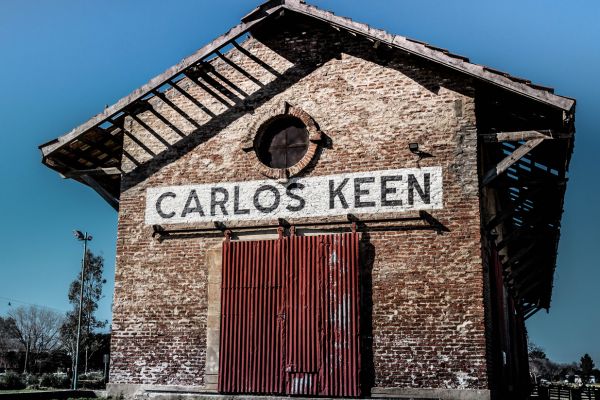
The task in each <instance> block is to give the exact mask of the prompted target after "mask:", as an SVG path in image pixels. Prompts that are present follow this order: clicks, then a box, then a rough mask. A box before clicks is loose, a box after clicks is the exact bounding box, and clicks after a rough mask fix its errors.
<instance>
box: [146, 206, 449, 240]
mask: <svg viewBox="0 0 600 400" xmlns="http://www.w3.org/2000/svg"><path fill="white" fill-rule="evenodd" d="M418 222H421V223H418ZM392 223H395V224H392ZM299 227H301V228H305V229H306V230H320V231H323V230H325V231H328V232H329V231H330V232H331V233H340V232H358V231H362V232H367V231H371V232H375V231H380V232H381V231H408V230H432V231H435V232H436V233H438V234H442V233H444V232H449V231H450V230H449V229H448V228H447V227H446V226H445V225H444V224H442V223H441V222H440V221H439V220H437V219H436V218H435V217H433V216H432V215H431V214H429V213H428V212H426V211H419V212H418V215H415V214H410V215H407V216H404V217H388V218H362V219H361V218H358V217H357V216H355V215H353V214H347V215H346V218H345V219H344V220H336V221H323V222H299V223H290V222H288V221H287V220H285V219H283V218H279V219H278V220H277V223H266V224H260V225H239V226H228V225H225V223H223V222H220V221H215V222H213V227H197V228H194V227H192V228H181V229H166V228H165V227H163V226H161V225H152V230H153V232H152V237H153V238H157V239H158V240H159V241H162V240H164V239H167V238H172V239H174V238H189V237H195V236H210V237H218V236H221V235H225V236H226V235H227V232H229V234H230V235H233V233H234V232H238V233H244V232H245V233H247V234H252V233H260V234H264V233H267V232H269V231H270V232H272V233H276V234H277V235H278V236H280V235H285V233H286V231H287V232H288V235H290V236H296V235H298V228H299Z"/></svg>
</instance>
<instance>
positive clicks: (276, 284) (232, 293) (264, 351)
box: [218, 239, 287, 393]
mask: <svg viewBox="0 0 600 400" xmlns="http://www.w3.org/2000/svg"><path fill="white" fill-rule="evenodd" d="M286 244H287V239H280V240H263V241H253V242H230V241H225V242H224V244H223V275H222V285H221V341H220V358H219V383H218V388H219V391H220V392H224V393H284V392H283V389H284V379H285V376H284V374H283V340H284V329H285V327H284V323H285V308H284V304H285V303H284V297H283V283H284V277H285V254H284V253H285V250H286Z"/></svg>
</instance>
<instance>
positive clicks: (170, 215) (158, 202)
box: [156, 192, 177, 218]
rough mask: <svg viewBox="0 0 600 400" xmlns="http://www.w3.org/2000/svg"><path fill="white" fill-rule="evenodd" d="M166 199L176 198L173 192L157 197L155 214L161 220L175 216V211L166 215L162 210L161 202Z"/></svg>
mask: <svg viewBox="0 0 600 400" xmlns="http://www.w3.org/2000/svg"><path fill="white" fill-rule="evenodd" d="M167 197H172V198H175V197H177V195H176V194H175V193H173V192H164V193H163V194H161V195H160V196H158V199H156V212H157V213H158V215H160V217H161V218H173V217H174V216H175V211H171V212H170V213H168V214H166V213H165V212H164V211H163V210H162V201H163V200H164V199H165V198H167Z"/></svg>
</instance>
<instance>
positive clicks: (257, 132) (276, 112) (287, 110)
mask: <svg viewBox="0 0 600 400" xmlns="http://www.w3.org/2000/svg"><path fill="white" fill-rule="evenodd" d="M286 117H293V118H297V119H298V120H300V121H301V122H302V123H303V124H304V126H305V127H306V130H307V132H308V148H307V150H306V153H305V154H304V156H302V158H301V159H300V160H299V161H298V162H297V163H295V164H294V165H292V166H290V167H287V168H272V167H269V166H268V165H266V164H264V163H263V162H262V161H261V160H260V158H259V155H258V142H259V140H260V136H261V135H262V133H263V132H264V131H265V130H266V128H267V127H268V126H269V125H270V124H271V123H272V122H274V121H276V120H278V119H282V118H286ZM255 121H256V122H255V123H254V124H253V125H252V126H251V128H250V130H249V132H248V135H247V136H246V137H245V138H244V139H243V141H242V149H244V150H245V151H247V152H248V153H251V154H252V162H253V164H254V167H255V168H256V169H258V170H259V172H260V173H261V174H263V175H265V176H267V177H269V178H273V179H286V180H287V179H289V178H291V177H293V176H295V175H297V174H298V173H300V172H301V171H302V170H303V169H304V168H306V167H307V166H308V165H309V164H310V162H311V161H312V160H313V158H314V157H315V155H316V154H317V149H318V147H319V145H318V142H319V141H320V140H321V131H320V130H319V127H318V125H317V123H316V122H315V120H314V119H313V118H312V117H311V116H310V115H308V113H307V112H306V111H304V110H302V109H301V108H300V107H297V106H293V105H291V104H289V103H287V102H283V103H282V104H280V105H278V106H277V107H274V108H272V109H270V110H268V111H267V112H266V113H265V114H263V115H262V118H257V119H256V120H255Z"/></svg>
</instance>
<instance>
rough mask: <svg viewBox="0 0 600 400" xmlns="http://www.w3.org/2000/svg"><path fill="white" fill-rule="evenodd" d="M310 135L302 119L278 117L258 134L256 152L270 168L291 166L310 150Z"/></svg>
mask: <svg viewBox="0 0 600 400" xmlns="http://www.w3.org/2000/svg"><path fill="white" fill-rule="evenodd" d="M308 137H309V134H308V130H307V129H306V125H304V123H303V122H302V121H301V120H300V119H298V118H295V117H289V116H286V117H281V118H277V119H275V120H273V121H272V122H270V123H268V125H267V126H266V127H265V128H264V129H263V130H262V133H261V134H259V135H258V136H257V143H256V154H257V156H258V159H259V160H260V161H261V162H262V163H263V164H265V165H266V166H268V167H270V168H277V169H283V168H290V167H291V166H293V165H295V164H296V163H298V161H300V160H301V159H302V157H304V155H305V154H306V152H307V151H308V147H309V144H310V143H309V140H308Z"/></svg>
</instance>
